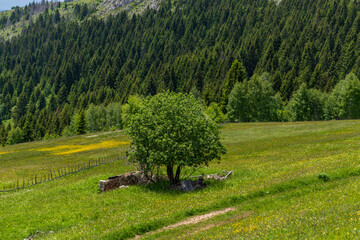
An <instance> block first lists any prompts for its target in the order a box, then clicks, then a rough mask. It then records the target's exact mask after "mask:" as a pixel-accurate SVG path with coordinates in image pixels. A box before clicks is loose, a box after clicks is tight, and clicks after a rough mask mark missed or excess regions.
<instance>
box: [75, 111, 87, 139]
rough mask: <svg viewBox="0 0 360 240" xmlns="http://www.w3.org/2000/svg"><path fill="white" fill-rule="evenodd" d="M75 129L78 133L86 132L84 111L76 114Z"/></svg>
mask: <svg viewBox="0 0 360 240" xmlns="http://www.w3.org/2000/svg"><path fill="white" fill-rule="evenodd" d="M74 129H75V134H76V135H80V134H84V133H86V119H85V112H84V111H81V112H80V113H78V114H76V115H75V116H74Z"/></svg>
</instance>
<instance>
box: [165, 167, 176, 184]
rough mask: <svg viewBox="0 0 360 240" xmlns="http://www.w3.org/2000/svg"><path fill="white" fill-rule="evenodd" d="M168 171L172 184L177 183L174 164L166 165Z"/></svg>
mask: <svg viewBox="0 0 360 240" xmlns="http://www.w3.org/2000/svg"><path fill="white" fill-rule="evenodd" d="M166 171H167V175H168V178H169V181H170V185H175V181H174V180H175V179H174V171H173V166H169V165H168V166H166Z"/></svg>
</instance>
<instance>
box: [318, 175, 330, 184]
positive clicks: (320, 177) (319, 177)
mask: <svg viewBox="0 0 360 240" xmlns="http://www.w3.org/2000/svg"><path fill="white" fill-rule="evenodd" d="M318 179H319V180H322V181H324V182H328V181H330V177H329V176H328V175H327V174H326V173H320V174H319V175H318Z"/></svg>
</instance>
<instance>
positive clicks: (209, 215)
mask: <svg viewBox="0 0 360 240" xmlns="http://www.w3.org/2000/svg"><path fill="white" fill-rule="evenodd" d="M235 209H236V208H233V207H232V208H225V209H222V210H219V211H215V212H211V213H207V214H204V215H199V216H195V217H191V218H188V219H186V220H185V221H182V222H179V223H175V224H172V225H169V226H166V227H163V228H161V229H159V230H156V231H153V232H149V233H146V234H144V235H137V236H135V238H133V239H134V240H135V239H140V238H141V237H143V236H148V235H152V234H155V233H159V232H163V231H166V230H170V229H174V228H177V227H180V226H184V225H189V224H196V223H199V222H202V221H205V220H207V219H209V218H213V217H215V216H217V215H220V214H224V213H227V212H230V211H234V210H235Z"/></svg>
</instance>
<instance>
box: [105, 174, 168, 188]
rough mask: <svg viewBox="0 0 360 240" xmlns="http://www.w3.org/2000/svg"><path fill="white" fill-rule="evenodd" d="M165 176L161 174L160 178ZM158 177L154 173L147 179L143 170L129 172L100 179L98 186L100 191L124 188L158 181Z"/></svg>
mask: <svg viewBox="0 0 360 240" xmlns="http://www.w3.org/2000/svg"><path fill="white" fill-rule="evenodd" d="M165 178H166V177H165V176H162V177H161V179H165ZM158 180H159V179H158V177H156V176H155V175H154V176H152V179H149V178H147V177H146V176H145V174H144V173H143V172H140V171H136V172H131V173H125V174H123V175H119V176H114V177H109V178H108V180H100V182H99V188H100V190H101V191H102V192H105V191H108V190H113V189H117V188H126V187H128V186H132V185H144V184H149V183H151V182H152V181H154V182H155V181H158Z"/></svg>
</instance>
